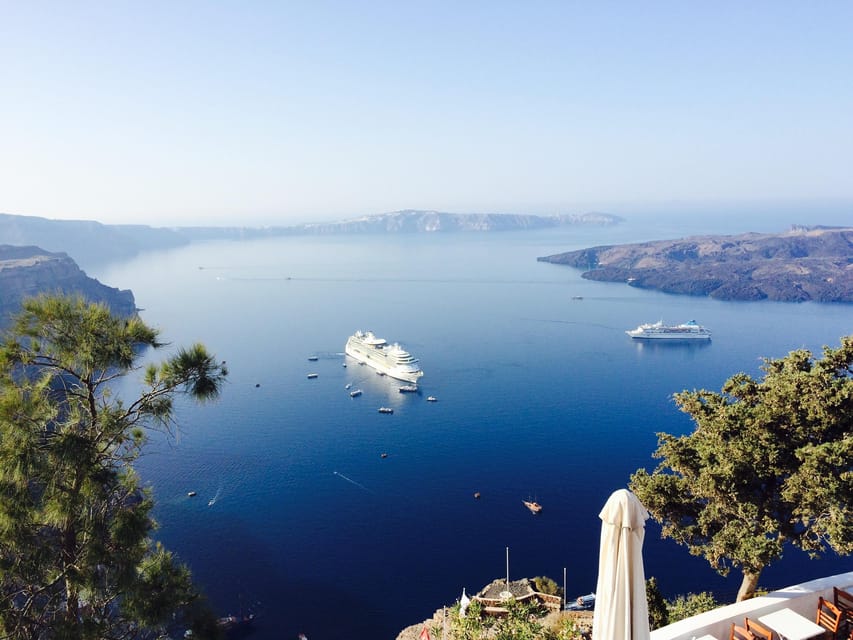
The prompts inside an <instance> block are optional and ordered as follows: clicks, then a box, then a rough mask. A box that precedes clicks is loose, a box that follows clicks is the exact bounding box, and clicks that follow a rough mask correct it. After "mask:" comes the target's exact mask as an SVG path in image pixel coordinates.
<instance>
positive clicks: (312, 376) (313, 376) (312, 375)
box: [308, 373, 320, 380]
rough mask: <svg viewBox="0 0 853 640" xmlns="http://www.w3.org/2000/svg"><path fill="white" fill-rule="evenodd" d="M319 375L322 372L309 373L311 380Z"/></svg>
mask: <svg viewBox="0 0 853 640" xmlns="http://www.w3.org/2000/svg"><path fill="white" fill-rule="evenodd" d="M318 375H320V374H318V373H309V374H308V379H309V380H313V379H314V378H316V377H317V376H318Z"/></svg>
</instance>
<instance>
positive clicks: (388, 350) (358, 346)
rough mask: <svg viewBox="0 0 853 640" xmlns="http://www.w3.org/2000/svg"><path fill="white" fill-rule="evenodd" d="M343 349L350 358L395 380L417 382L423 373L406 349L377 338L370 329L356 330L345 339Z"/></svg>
mask: <svg viewBox="0 0 853 640" xmlns="http://www.w3.org/2000/svg"><path fill="white" fill-rule="evenodd" d="M344 351H345V353H346V354H347V355H348V356H350V357H351V358H355V359H356V360H358V361H359V362H362V363H364V364H366V365H368V366H370V367H373V368H374V369H376V370H377V371H378V372H379V373H384V374H386V375H389V376H391V377H392V378H396V379H397V380H405V381H406V382H417V381H418V378H420V377H421V376H422V375H424V372H423V371H421V367H420V365H419V364H418V361H417V360H416V359H415V358H413V357H412V355H411V354H410V353H409V352H408V351H406V350H405V349H403V347H401V346H400V345H399V344H397V343H394V344H388V343H387V342H386V341H385V340H384V339H382V338H377V337H376V336H375V335H373V332H372V331H356V332H355V333H354V334H353V335H351V336H350V337H349V340H347V346H346V349H345V350H344Z"/></svg>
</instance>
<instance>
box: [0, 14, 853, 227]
mask: <svg viewBox="0 0 853 640" xmlns="http://www.w3.org/2000/svg"><path fill="white" fill-rule="evenodd" d="M0 15H2V21H0V22H2V27H0V33H2V35H3V37H2V38H0V55H2V57H3V59H4V60H5V61H6V62H7V64H5V65H3V66H2V67H0V83H2V85H0V86H3V88H4V100H3V101H0V139H2V141H3V142H2V145H0V211H5V212H8V213H13V214H17V215H31V216H39V217H44V218H50V219H77V220H97V221H100V222H104V223H107V224H121V223H129V224H149V225H152V226H208V225H209V226H226V225H235V224H237V225H241V226H260V225H273V224H280V225H290V224H299V223H306V222H319V221H332V220H340V219H347V218H353V217H357V216H361V215H370V214H376V213H382V212H388V211H395V210H400V209H407V208H415V209H434V210H438V211H448V212H454V213H492V212H494V213H529V214H537V215H552V214H556V213H583V212H586V211H604V212H607V213H614V214H615V215H622V216H624V215H626V213H627V214H629V215H632V212H633V211H641V210H644V211H654V210H661V209H665V210H675V209H677V208H678V207H681V208H684V209H688V210H693V211H705V212H710V213H711V214H714V211H715V209H716V208H717V207H715V206H714V203H718V204H719V203H722V205H720V206H721V208H724V209H725V208H729V209H731V208H732V207H735V208H736V207H737V206H748V207H753V208H754V207H766V206H767V203H780V204H781V206H783V207H785V206H789V205H791V203H802V204H803V205H805V206H810V204H809V203H815V202H816V203H824V204H825V203H831V207H830V208H832V207H838V206H841V205H842V204H843V206H848V207H849V206H850V204H851V203H853V182H851V181H850V180H849V167H850V166H853V118H850V115H849V114H850V113H853V85H851V84H850V83H849V82H848V81H847V78H848V76H849V70H850V68H853V37H851V36H853V28H851V25H853V4H850V3H845V2H828V3H823V4H821V5H820V6H812V5H803V4H801V3H794V2H772V3H770V2H756V3H749V4H746V5H744V4H742V3H734V2H723V3H715V4H714V5H697V4H684V3H677V2H661V3H655V4H653V5H637V4H632V3H627V2H616V3H610V4H570V3H563V2H542V3H535V4H516V3H502V2H498V3H493V2H490V3H471V4H459V3H449V2H435V3H428V4H420V5H419V4H402V5H401V4H397V3H388V2H377V3H370V4H367V5H353V4H349V3H344V2H339V1H335V0H331V1H328V2H319V3H310V4H299V3H288V2H283V3H274V4H266V3H250V4H247V5H235V4H221V5H212V4H209V3H204V2H194V1H190V2H186V3H180V4H175V3H168V2H162V1H155V2H151V3H145V4H141V5H133V4H116V3H99V2H84V3H74V4H67V3H61V2H50V1H48V2H46V3H38V4H27V3H11V4H7V5H6V6H5V7H4V8H3V10H2V14H0ZM737 203H741V204H740V205H738V204H737ZM819 206H823V205H819ZM720 215H723V214H720Z"/></svg>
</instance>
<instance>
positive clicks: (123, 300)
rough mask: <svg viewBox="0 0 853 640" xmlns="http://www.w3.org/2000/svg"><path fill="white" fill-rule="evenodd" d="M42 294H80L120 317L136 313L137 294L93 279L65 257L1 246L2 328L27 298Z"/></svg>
mask: <svg viewBox="0 0 853 640" xmlns="http://www.w3.org/2000/svg"><path fill="white" fill-rule="evenodd" d="M40 293H51V294H52V293H62V294H80V295H82V296H84V297H85V298H86V299H88V300H90V301H92V302H103V303H105V304H107V306H109V307H110V309H111V310H112V311H113V313H116V314H118V315H122V316H127V315H131V314H133V313H135V312H136V304H135V302H134V299H133V293H131V292H130V291H128V290H119V289H116V288H113V287H108V286H106V285H103V284H101V283H100V282H98V281H97V280H95V279H94V278H90V277H89V276H87V275H86V273H85V272H84V271H82V270H81V269H80V267H78V266H77V264H76V263H75V262H74V261H73V260H72V259H71V258H69V257H68V256H67V255H66V254H64V253H50V252H48V251H44V250H43V249H40V248H38V247H17V246H11V245H0V327H2V326H5V325H6V324H8V321H9V318H10V316H11V315H12V314H14V313H17V312H18V311H19V310H20V308H21V302H22V301H23V300H24V298H27V297H32V296H37V295H39V294H40Z"/></svg>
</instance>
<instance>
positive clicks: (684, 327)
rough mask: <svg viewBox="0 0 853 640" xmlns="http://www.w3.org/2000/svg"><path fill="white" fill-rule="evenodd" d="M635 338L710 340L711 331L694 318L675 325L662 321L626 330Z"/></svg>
mask: <svg viewBox="0 0 853 640" xmlns="http://www.w3.org/2000/svg"><path fill="white" fill-rule="evenodd" d="M625 333H627V334H628V335H629V336H631V337H632V338H633V339H635V340H710V339H711V332H710V331H709V330H708V329H706V328H705V327H703V326H700V325H698V324H696V323H695V322H694V321H693V320H691V321H690V322H685V323H684V324H679V325H675V326H666V325H664V324H663V323H662V322H656V323H654V324H641V325H640V326H639V327H637V328H636V329H632V330H631V331H626V332H625Z"/></svg>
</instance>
